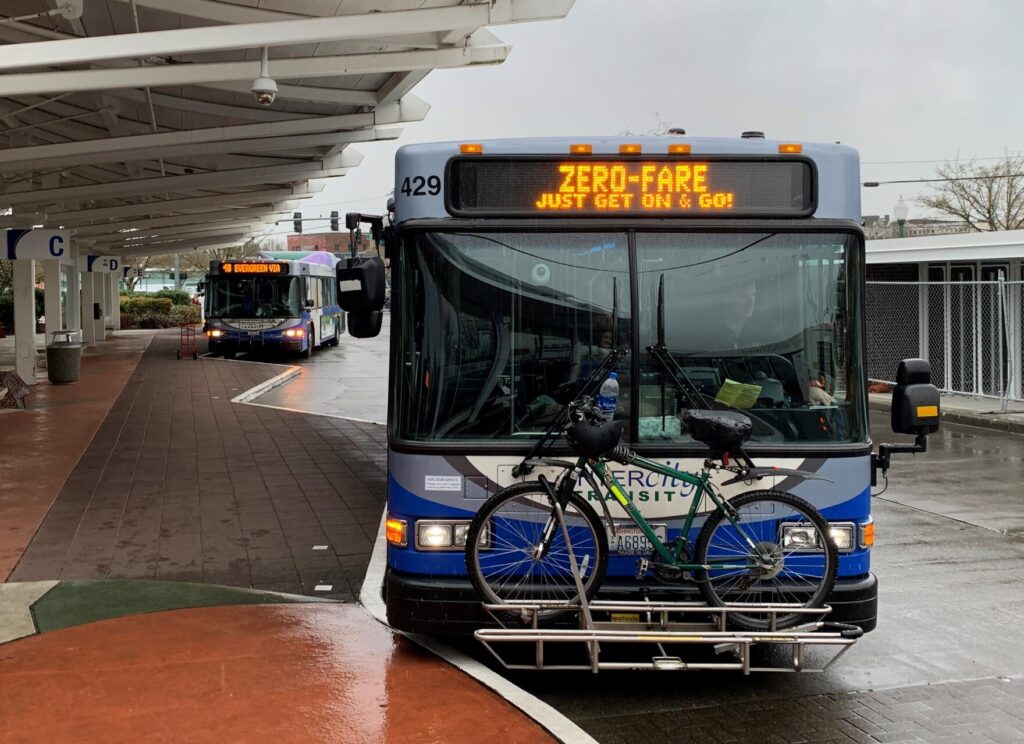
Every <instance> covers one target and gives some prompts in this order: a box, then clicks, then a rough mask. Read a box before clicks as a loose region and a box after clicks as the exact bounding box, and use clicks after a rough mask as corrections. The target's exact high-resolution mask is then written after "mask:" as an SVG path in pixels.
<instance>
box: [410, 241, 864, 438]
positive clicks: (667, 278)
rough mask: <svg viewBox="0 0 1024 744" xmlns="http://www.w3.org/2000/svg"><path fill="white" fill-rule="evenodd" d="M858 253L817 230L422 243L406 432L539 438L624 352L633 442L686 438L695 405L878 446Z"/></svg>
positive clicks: (413, 275)
mask: <svg viewBox="0 0 1024 744" xmlns="http://www.w3.org/2000/svg"><path fill="white" fill-rule="evenodd" d="M854 247H855V241H854V238H853V237H852V236H851V235H850V234H847V233H817V232H816V233H807V232H791V233H785V232H764V233H754V232H720V233H719V232H677V233H653V232H652V233H644V232H631V231H623V232H593V233H578V232H572V233H560V232H545V233H538V232H530V233H497V232H486V233H484V232H474V233H469V232H415V233H412V234H411V235H410V236H409V238H408V239H407V240H406V242H405V245H404V247H403V254H402V257H401V260H400V262H399V266H400V268H399V283H400V292H401V304H400V308H399V312H398V315H399V317H398V318H396V319H395V320H397V321H398V322H395V323H393V329H392V333H393V334H395V335H396V337H397V338H396V353H398V354H400V355H401V363H400V364H397V365H396V369H397V375H396V378H395V383H396V386H395V394H396V400H395V402H396V405H395V406H394V409H393V410H394V412H395V419H394V422H393V423H394V426H395V431H396V434H397V435H398V437H399V438H401V439H406V440H416V441H450V440H477V441H488V440H490V441H493V440H504V441H510V440H511V441H519V440H529V439H532V438H534V437H536V436H537V435H539V434H540V433H541V432H542V431H543V430H544V428H545V427H546V426H547V424H549V423H550V422H551V420H552V419H553V417H554V416H556V415H557V414H558V413H559V411H560V410H561V407H562V406H563V405H564V404H565V403H567V402H568V401H570V400H572V399H573V398H574V397H575V396H576V395H577V394H578V392H579V389H580V387H581V385H582V384H583V383H584V382H585V381H586V378H587V376H588V374H589V372H590V371H591V370H592V369H594V367H596V366H598V365H600V363H601V361H602V360H603V359H604V357H605V356H606V355H607V353H608V351H609V350H610V349H611V348H613V347H625V348H628V349H629V352H630V353H629V355H628V356H627V357H626V358H625V359H624V360H623V361H621V362H620V363H619V368H618V369H617V373H618V382H619V397H618V405H617V408H616V413H615V416H616V418H618V419H622V420H623V421H624V422H625V423H627V431H628V432H630V437H631V439H632V440H633V441H638V442H641V443H643V442H661V443H663V444H688V443H692V442H693V440H692V438H691V437H689V435H688V434H687V432H686V430H685V426H683V425H681V424H680V420H679V417H678V413H679V412H680V411H681V410H683V409H686V408H694V407H710V408H723V409H728V408H734V409H741V410H744V411H745V412H746V413H747V414H748V415H749V416H750V418H751V419H752V420H753V421H754V433H753V437H752V441H753V442H755V443H763V444H772V443H780V444H781V443H787V444H793V443H852V442H863V441H866V429H865V417H866V404H865V390H864V389H863V388H864V384H863V382H862V380H863V374H862V369H861V356H862V350H861V348H860V342H859V338H860V329H859V318H860V309H859V307H857V306H856V300H855V297H856V293H855V292H854V291H853V289H854V288H852V287H851V286H850V285H851V282H855V281H859V278H858V277H859V272H860V268H859V263H858V262H859V261H860V258H859V252H858V251H857V250H854ZM634 314H635V316H636V317H635V318H634ZM659 318H662V319H663V323H659ZM660 328H661V329H663V330H659V329H660ZM659 342H663V343H664V347H665V350H666V352H667V353H668V354H669V355H671V359H672V360H673V361H674V364H672V363H666V360H665V358H664V357H660V358H659V356H658V355H656V354H652V353H651V352H650V351H649V347H651V346H654V345H656V344H658V343H659ZM680 374H681V375H683V377H685V380H684V382H685V383H686V384H685V385H680V384H679V383H680V380H679V379H678V378H679V375H680ZM681 388H682V389H681ZM687 389H688V390H690V391H691V392H690V393H689V394H687V393H686V392H684V391H685V390H687ZM694 389H695V390H696V391H697V392H696V393H695V392H693V391H694ZM698 396H699V398H700V399H699V400H694V399H693V398H694V397H698Z"/></svg>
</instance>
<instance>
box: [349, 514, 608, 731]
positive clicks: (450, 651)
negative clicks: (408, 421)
mask: <svg viewBox="0 0 1024 744" xmlns="http://www.w3.org/2000/svg"><path fill="white" fill-rule="evenodd" d="M386 518H387V511H385V512H384V514H382V515H381V519H380V528H379V529H378V530H377V539H376V540H375V541H374V543H373V554H372V555H371V556H370V565H369V566H368V567H367V569H366V577H365V578H364V579H363V585H362V587H361V588H360V590H359V603H360V604H361V605H362V606H363V608H364V609H365V610H366V611H367V612H368V613H370V615H371V616H372V617H373V618H374V619H375V620H376V621H377V622H379V623H381V624H383V625H385V626H388V620H387V608H386V607H385V605H384V599H383V598H382V597H381V587H382V586H383V584H384V569H385V566H386V565H387V542H386V541H385V539H384V521H385V519H386ZM388 627H390V626H388ZM392 632H393V633H398V634H399V635H402V636H404V637H406V638H408V639H409V640H410V641H412V642H413V643H416V644H418V645H420V646H422V647H423V648H425V649H427V650H428V651H431V652H432V653H434V654H437V655H438V656H440V657H441V658H442V659H444V660H445V661H446V662H448V663H449V664H451V665H452V666H454V667H455V668H456V669H459V670H460V671H462V672H464V673H466V674H468V675H469V676H470V677H472V678H473V679H475V680H476V681H477V682H479V683H480V684H482V685H483V686H484V687H488V688H490V689H491V690H493V691H494V692H496V693H498V694H499V695H501V697H502V698H504V699H505V700H506V701H508V702H509V703H510V704H512V705H514V706H515V707H517V708H519V710H521V711H522V712H523V713H525V714H526V715H528V716H529V717H530V718H532V719H533V720H534V721H536V722H537V723H538V724H539V725H540V726H542V727H543V728H545V729H547V731H548V732H549V733H550V734H552V735H553V736H554V737H555V738H557V739H558V740H559V741H563V742H572V744H577V742H578V743H579V744H597V740H596V739H594V738H593V737H592V736H591V735H590V734H588V733H587V732H586V731H584V730H583V729H581V728H580V727H579V726H577V725H576V724H575V723H573V722H572V721H571V720H569V719H568V718H566V717H565V716H564V715H563V714H562V713H560V712H559V711H558V710H556V709H555V708H553V707H552V706H550V705H548V704H547V703H545V702H544V701H543V700H540V699H539V698H537V697H535V696H533V695H531V694H530V693H528V692H527V691H526V690H524V689H522V688H521V687H519V686H518V685H514V684H512V683H511V682H509V681H508V680H507V679H505V678H504V677H502V676H501V675H500V674H498V673H497V672H495V671H493V670H491V669H489V668H488V667H486V666H485V665H483V664H481V663H480V662H479V661H477V660H476V659H473V658H471V657H469V656H467V655H466V654H464V653H462V652H461V651H458V650H456V649H454V648H452V647H451V646H449V645H447V644H445V643H442V642H440V641H438V640H437V639H436V638H432V637H430V636H425V635H420V634H419V633H404V632H402V631H399V630H395V629H394V628H392Z"/></svg>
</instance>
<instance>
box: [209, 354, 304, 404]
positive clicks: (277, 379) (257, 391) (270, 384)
mask: <svg viewBox="0 0 1024 744" xmlns="http://www.w3.org/2000/svg"><path fill="white" fill-rule="evenodd" d="M224 361H236V360H233V359H226V360H224ZM243 363H244V364H250V363H251V362H243ZM259 364H263V362H259ZM274 366H277V365H274ZM300 374H302V368H301V367H288V368H287V369H285V371H284V372H282V373H281V374H279V375H275V376H274V377H271V378H270V379H269V380H264V381H263V382H261V383H260V384H259V385H256V386H255V387H251V388H249V389H248V390H246V391H245V392H244V393H242V394H241V395H236V396H235V397H234V398H232V399H231V402H232V403H249V404H250V405H258V404H251V403H250V401H252V400H254V399H256V398H259V397H260V396H261V395H263V394H265V393H267V392H269V391H270V390H273V389H274V388H276V387H278V386H280V385H284V384H285V383H286V382H288V381H289V380H291V379H292V378H294V377H298V376H299V375H300Z"/></svg>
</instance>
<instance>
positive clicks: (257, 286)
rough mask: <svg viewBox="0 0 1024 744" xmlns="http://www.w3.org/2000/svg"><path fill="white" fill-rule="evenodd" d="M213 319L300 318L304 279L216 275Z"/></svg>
mask: <svg viewBox="0 0 1024 744" xmlns="http://www.w3.org/2000/svg"><path fill="white" fill-rule="evenodd" d="M207 293H208V294H209V297H210V299H209V303H210V304H209V310H208V312H207V314H208V316H209V317H211V318H297V317H299V316H300V315H302V301H303V297H302V294H303V293H302V282H301V278H300V277H297V276H273V277H272V276H213V277H210V280H209V288H208V289H207Z"/></svg>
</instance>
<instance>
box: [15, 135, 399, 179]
mask: <svg viewBox="0 0 1024 744" xmlns="http://www.w3.org/2000/svg"><path fill="white" fill-rule="evenodd" d="M401 132H402V130H401V128H398V127H393V128H392V127H387V128H385V127H372V128H368V129H357V130H350V131H344V132H329V133H326V134H308V135H293V136H287V137H258V138H255V139H223V140H215V141H209V142H202V141H199V142H196V143H192V144H187V145H178V144H171V145H164V146H162V147H161V146H156V147H141V148H132V147H125V148H123V149H116V150H114V149H112V150H109V151H106V152H92V153H84V154H81V155H63V156H61V157H60V159H59V161H57V162H59V163H60V165H61V167H62V168H71V167H75V166H80V165H88V164H94V163H114V162H116V163H122V162H130V161H135V160H152V159H155V158H175V159H178V158H189V157H196V156H201V155H202V156H205V155H219V154H224V153H232V154H247V153H257V152H282V153H284V152H287V151H289V150H298V149H303V148H310V147H332V146H334V145H338V144H342V145H347V144H350V143H353V142H372V141H374V140H385V139H396V138H397V137H398V136H399V135H400V134H401ZM142 136H143V137H146V136H149V135H142ZM157 136H159V135H157ZM126 139H134V138H131V137H119V138H115V139H112V140H108V141H109V142H111V143H115V142H117V141H118V140H126ZM68 144H72V143H68ZM52 147H53V145H42V146H40V148H10V149H7V150H4V151H2V152H0V165H2V167H3V170H5V171H29V170H41V169H43V168H46V167H52V166H53V164H54V162H55V161H54V156H53V155H52V154H51V155H45V156H42V157H36V158H26V159H24V160H17V159H5V158H17V157H18V151H19V150H29V149H32V150H36V149H42V150H44V151H45V150H48V149H50V148H52ZM65 149H67V148H65ZM283 157H288V156H283Z"/></svg>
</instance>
